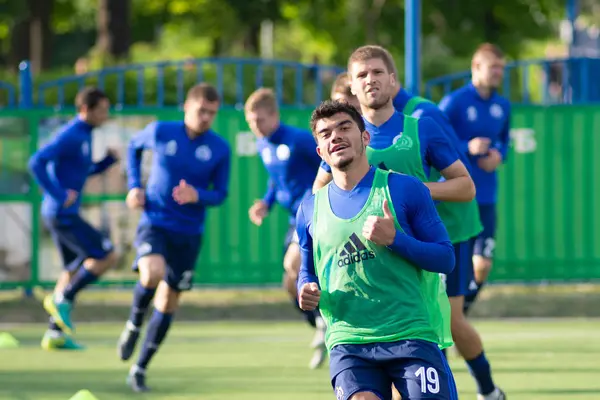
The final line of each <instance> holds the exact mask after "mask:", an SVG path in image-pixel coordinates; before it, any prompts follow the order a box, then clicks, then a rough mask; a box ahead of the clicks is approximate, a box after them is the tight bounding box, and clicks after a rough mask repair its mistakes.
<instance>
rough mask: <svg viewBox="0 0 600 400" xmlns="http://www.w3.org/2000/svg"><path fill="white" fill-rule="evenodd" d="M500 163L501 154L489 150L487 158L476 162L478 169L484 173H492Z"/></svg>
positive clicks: (494, 150)
mask: <svg viewBox="0 0 600 400" xmlns="http://www.w3.org/2000/svg"><path fill="white" fill-rule="evenodd" d="M501 162H502V154H500V152H499V151H498V150H496V149H490V150H489V151H488V153H487V156H485V157H481V158H480V159H479V160H477V165H478V166H479V168H481V169H482V170H484V171H486V172H494V171H495V170H496V168H498V165H500V163H501Z"/></svg>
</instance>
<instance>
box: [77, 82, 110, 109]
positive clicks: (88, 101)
mask: <svg viewBox="0 0 600 400" xmlns="http://www.w3.org/2000/svg"><path fill="white" fill-rule="evenodd" d="M104 99H106V100H108V96H107V95H106V93H104V92H103V91H102V90H100V89H98V88H95V87H85V88H83V89H81V90H80V91H79V93H77V96H76V97H75V107H76V108H77V110H81V109H82V108H83V107H84V106H85V107H86V108H87V109H88V110H93V109H94V108H96V107H97V106H98V104H99V103H100V101H102V100H104Z"/></svg>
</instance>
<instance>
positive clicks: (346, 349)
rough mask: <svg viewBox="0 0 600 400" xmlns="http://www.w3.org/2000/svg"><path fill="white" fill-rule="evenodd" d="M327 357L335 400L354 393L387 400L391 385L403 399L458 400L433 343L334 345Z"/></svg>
mask: <svg viewBox="0 0 600 400" xmlns="http://www.w3.org/2000/svg"><path fill="white" fill-rule="evenodd" d="M329 357H330V361H329V371H330V374H331V384H332V386H333V391H334V392H335V394H336V396H337V399H338V400H348V399H349V398H350V397H352V396H353V395H354V394H356V393H358V392H372V393H374V394H376V395H377V396H379V398H380V399H382V400H390V399H391V398H392V383H393V384H394V386H395V387H396V389H398V392H400V394H401V395H402V398H403V399H407V400H408V399H410V400H420V399H436V400H455V399H458V394H457V391H456V384H455V383H454V377H453V375H452V371H450V366H449V365H448V362H447V361H446V357H445V356H444V355H443V354H442V352H441V351H440V349H439V348H438V346H437V345H436V344H435V343H430V342H426V341H423V340H402V341H399V342H391V343H370V344H345V345H337V346H335V347H334V348H333V349H331V352H330V355H329Z"/></svg>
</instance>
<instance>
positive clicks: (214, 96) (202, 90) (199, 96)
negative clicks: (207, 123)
mask: <svg viewBox="0 0 600 400" xmlns="http://www.w3.org/2000/svg"><path fill="white" fill-rule="evenodd" d="M186 100H206V101H209V102H211V103H213V102H215V101H220V100H221V97H220V96H219V92H217V89H216V88H215V87H214V86H212V85H210V84H208V83H204V82H203V83H199V84H197V85H194V86H192V87H191V88H190V90H188V92H187V96H186Z"/></svg>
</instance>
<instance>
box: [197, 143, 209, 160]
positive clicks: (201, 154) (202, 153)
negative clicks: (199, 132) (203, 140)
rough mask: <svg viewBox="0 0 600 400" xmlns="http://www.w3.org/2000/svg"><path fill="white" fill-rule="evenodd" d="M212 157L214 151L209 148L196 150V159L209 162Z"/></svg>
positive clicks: (202, 147) (203, 147)
mask: <svg viewBox="0 0 600 400" xmlns="http://www.w3.org/2000/svg"><path fill="white" fill-rule="evenodd" d="M211 157H212V151H210V148H209V147H208V146H200V147H198V148H197V149H196V158H197V159H198V160H200V161H208V160H210V159H211Z"/></svg>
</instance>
